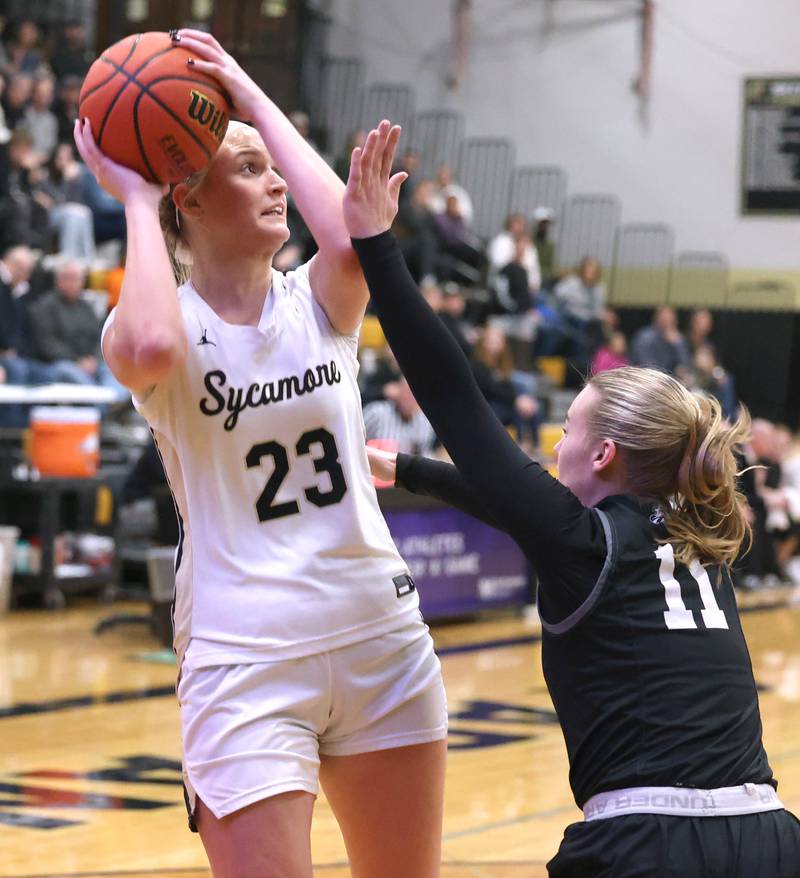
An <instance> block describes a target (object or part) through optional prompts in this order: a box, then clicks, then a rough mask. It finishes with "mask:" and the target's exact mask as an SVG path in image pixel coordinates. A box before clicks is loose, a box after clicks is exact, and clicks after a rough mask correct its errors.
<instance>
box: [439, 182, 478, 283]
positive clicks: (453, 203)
mask: <svg viewBox="0 0 800 878" xmlns="http://www.w3.org/2000/svg"><path fill="white" fill-rule="evenodd" d="M432 216H433V226H434V229H435V230H436V237H437V240H438V245H439V246H438V250H439V258H438V260H437V269H436V274H437V277H438V278H439V280H441V281H448V280H455V281H458V282H459V283H463V284H468V285H474V284H475V283H477V282H478V281H479V280H480V276H481V272H480V268H481V263H482V261H483V255H482V253H481V250H480V242H479V241H478V240H477V239H476V238H475V236H474V235H473V234H472V233H471V232H470V231H469V228H468V227H467V224H466V222H465V221H464V217H463V216H462V215H461V208H460V206H459V202H458V198H457V197H456V196H455V195H448V196H447V199H446V202H445V210H444V213H436V212H433V214H432Z"/></svg>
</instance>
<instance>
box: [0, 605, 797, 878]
mask: <svg viewBox="0 0 800 878" xmlns="http://www.w3.org/2000/svg"><path fill="white" fill-rule="evenodd" d="M765 594H766V598H767V599H768V601H769V605H768V606H761V607H750V608H748V611H747V612H745V613H744V615H743V620H744V626H745V631H746V634H747V637H748V642H749V645H750V651H751V654H752V658H753V667H754V670H755V675H756V679H757V681H758V683H759V687H760V691H761V709H762V716H763V720H764V734H765V743H766V746H767V750H768V752H769V756H770V762H771V764H772V767H773V770H774V772H775V774H776V776H777V777H778V779H779V781H780V795H781V798H782V799H783V801H784V802H785V804H786V805H787V807H789V808H791V809H792V810H794V811H795V812H800V599H799V598H800V595H794V596H793V595H792V593H790V592H776V591H771V592H768V593H765ZM124 609H127V610H128V611H133V612H137V611H143V610H144V609H145V608H144V607H140V606H128V607H123V606H121V605H114V606H113V608H109V607H99V606H98V605H97V604H95V603H94V602H93V601H82V602H77V601H71V602H70V606H69V608H68V609H67V610H64V611H59V612H54V613H50V612H47V611H43V610H26V611H17V612H14V613H11V614H9V615H6V616H2V617H0V876H2V878H23V876H26V878H89V876H94V878H101V876H103V878H112V876H114V878H122V876H124V878H157V876H164V878H209V872H208V869H207V866H206V861H205V856H204V853H203V850H202V846H201V844H200V841H199V839H198V837H197V836H196V835H194V834H192V833H190V832H189V831H188V830H187V829H186V818H185V812H184V808H183V803H182V797H181V789H180V772H179V759H180V744H179V724H178V708H177V703H176V701H175V697H174V694H173V684H174V676H175V669H174V666H172V665H171V664H168V663H165V662H163V661H162V662H160V663H159V662H158V661H157V659H158V658H159V653H158V650H159V647H158V644H157V643H156V641H155V640H154V639H153V638H152V636H151V635H150V634H149V632H148V631H147V629H146V628H145V627H144V626H142V625H124V626H121V627H117V628H113V629H111V630H109V631H106V632H105V633H104V634H102V635H99V636H97V635H95V634H94V633H93V628H94V625H95V624H96V623H97V622H98V621H99V620H101V619H102V618H103V617H105V616H107V615H109V614H110V613H112V612H114V613H117V612H120V611H122V610H124ZM434 637H435V639H436V644H437V648H438V650H439V652H440V655H441V658H442V665H443V668H444V674H445V682H446V684H447V690H448V698H449V709H450V719H451V733H450V755H449V762H448V779H447V798H446V805H445V825H444V862H445V864H446V865H445V866H444V868H443V870H442V878H523V876H524V878H540V876H544V875H545V868H544V864H545V863H546V862H547V860H548V859H549V858H550V857H551V856H552V855H553V853H554V852H555V850H556V848H557V846H558V843H559V840H560V838H561V833H562V830H563V828H564V826H565V825H566V824H567V823H569V822H571V821H573V820H575V819H579V817H580V814H579V812H578V810H577V809H576V807H575V805H574V803H573V802H572V798H571V796H570V792H569V787H568V785H567V766H566V756H565V752H564V744H563V740H562V737H561V733H560V731H559V728H558V725H557V724H556V723H555V719H554V716H553V712H552V705H551V703H550V700H549V698H548V695H547V691H546V689H545V686H544V682H543V680H542V675H541V669H540V656H539V642H538V629H537V628H536V627H534V626H531V625H528V624H526V623H524V622H523V621H520V620H518V619H516V618H512V617H510V616H505V617H503V616H501V617H494V618H492V619H490V620H483V621H480V622H471V623H469V624H458V625H446V626H436V627H435V628H434ZM161 657H162V658H163V653H162V654H161ZM312 843H313V855H314V862H315V864H316V868H315V875H318V876H319V878H346V876H347V875H348V874H349V873H348V870H347V867H346V865H345V854H344V848H343V845H342V842H341V839H340V838H339V834H338V830H337V828H336V825H335V823H334V820H333V817H332V815H331V813H330V810H329V808H328V806H327V804H326V803H325V801H324V799H323V798H322V797H321V798H320V799H319V801H318V803H317V807H316V812H315V819H314V829H313V839H312Z"/></svg>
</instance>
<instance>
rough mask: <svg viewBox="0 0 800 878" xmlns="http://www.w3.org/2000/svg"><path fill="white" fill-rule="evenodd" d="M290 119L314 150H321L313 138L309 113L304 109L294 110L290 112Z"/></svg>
mask: <svg viewBox="0 0 800 878" xmlns="http://www.w3.org/2000/svg"><path fill="white" fill-rule="evenodd" d="M289 121H290V122H291V123H292V125H294V127H295V128H296V129H297V131H298V133H299V134H300V136H301V137H302V138H303V140H305V142H306V143H307V144H308V145H309V146H310V147H311V148H312V149H313V150H314V152H320V148H319V147H318V146H317V144H316V143H315V142H314V141H313V140H312V139H311V119H309V117H308V113H304V112H303V111H302V110H294V111H293V112H291V113H289Z"/></svg>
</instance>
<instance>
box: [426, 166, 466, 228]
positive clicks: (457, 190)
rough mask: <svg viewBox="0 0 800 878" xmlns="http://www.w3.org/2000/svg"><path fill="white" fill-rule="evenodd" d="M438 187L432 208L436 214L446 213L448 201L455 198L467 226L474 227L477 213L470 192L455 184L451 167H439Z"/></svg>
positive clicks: (437, 174)
mask: <svg viewBox="0 0 800 878" xmlns="http://www.w3.org/2000/svg"><path fill="white" fill-rule="evenodd" d="M436 185H437V187H438V191H437V192H436V194H435V195H434V196H433V199H432V202H431V208H432V210H433V212H434V213H444V212H445V211H446V210H447V199H448V198H450V197H451V196H452V197H455V199H456V200H457V201H458V212H459V215H460V216H461V217H463V219H464V223H465V224H466V225H467V226H471V225H472V220H473V219H474V217H475V211H474V209H473V207H472V199H471V198H470V197H469V192H467V190H466V189H465V188H464V187H463V186H459V185H458V183H455V182H453V169H452V168H451V167H450V165H439V167H438V168H437V170H436Z"/></svg>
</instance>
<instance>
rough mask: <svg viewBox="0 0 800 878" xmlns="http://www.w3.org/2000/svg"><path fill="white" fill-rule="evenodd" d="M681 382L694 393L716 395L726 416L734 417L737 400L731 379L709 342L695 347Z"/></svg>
mask: <svg viewBox="0 0 800 878" xmlns="http://www.w3.org/2000/svg"><path fill="white" fill-rule="evenodd" d="M683 383H684V384H686V386H687V387H688V388H689V389H690V390H693V391H695V392H696V393H700V394H702V395H704V396H713V397H716V399H718V400H719V404H720V407H721V408H722V414H723V415H724V416H725V417H726V418H728V419H730V420H732V419H734V418H735V417H736V410H737V408H738V402H737V399H736V391H735V389H734V385H733V379H732V378H731V376H730V375H729V374H728V373H727V372H726V371H725V370H724V369H723V368H722V366H720V365H719V363H718V362H717V357H716V354H715V353H714V348H713V347H712V346H711V344H710V343H708V344H704V345H700V346H699V347H697V348H696V349H695V351H694V354H693V356H692V361H691V364H690V365H689V366H688V368H686V369H685V370H684V377H683Z"/></svg>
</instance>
